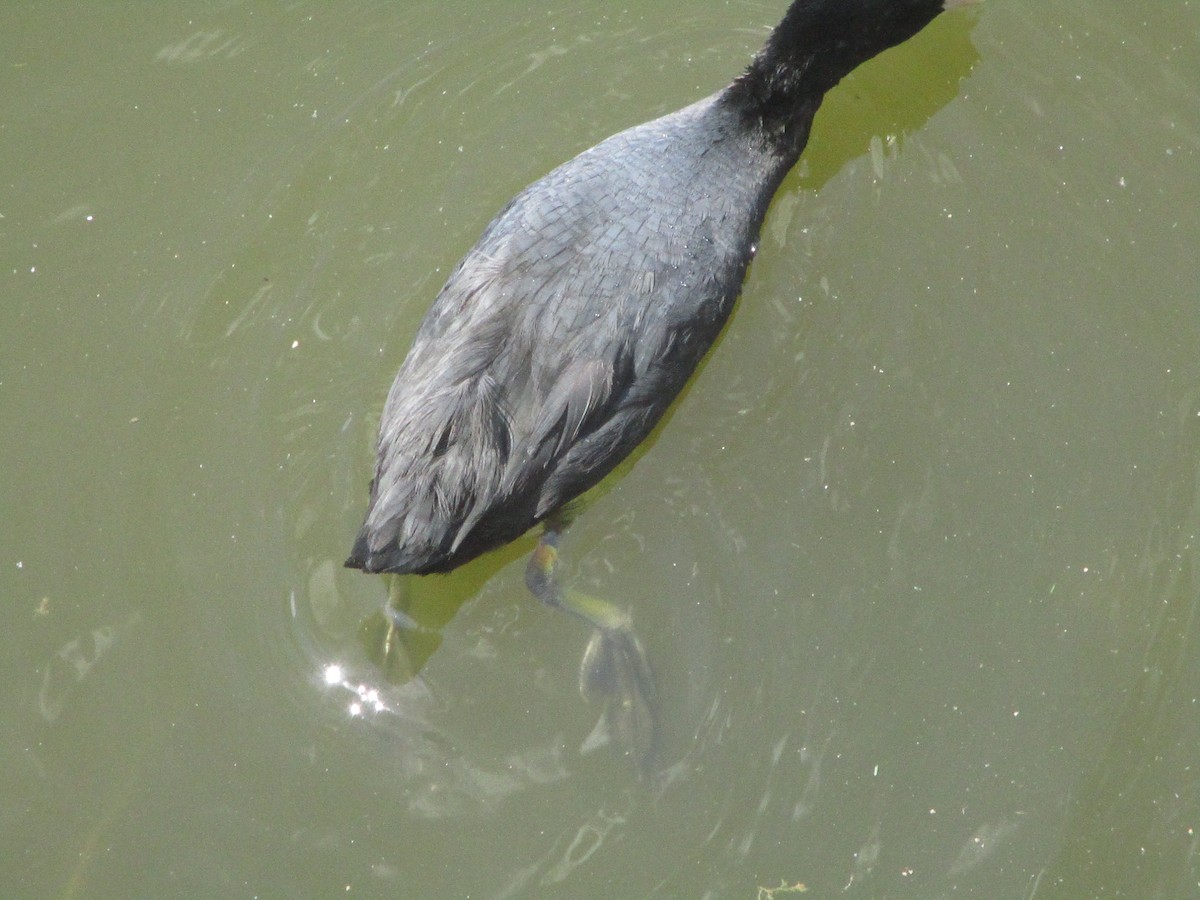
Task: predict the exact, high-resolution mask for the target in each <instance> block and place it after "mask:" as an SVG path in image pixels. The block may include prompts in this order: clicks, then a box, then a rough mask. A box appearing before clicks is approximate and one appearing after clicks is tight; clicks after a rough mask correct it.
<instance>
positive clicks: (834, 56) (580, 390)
mask: <svg viewBox="0 0 1200 900" xmlns="http://www.w3.org/2000/svg"><path fill="white" fill-rule="evenodd" d="M965 2H969V0H795V2H793V3H792V4H791V6H790V7H789V9H788V10H787V12H786V14H785V15H784V18H783V20H782V22H781V23H780V24H779V25H778V26H777V27H776V28H775V29H774V31H773V32H772V33H771V35H770V37H769V38H768V40H767V42H766V45H765V46H764V47H763V48H762V50H761V51H760V52H759V53H758V54H757V55H756V56H755V57H754V59H753V61H752V62H751V63H750V65H749V67H748V68H747V69H746V70H745V71H744V72H743V73H742V74H741V75H740V76H738V77H737V78H736V79H735V80H734V81H733V82H732V83H731V84H729V85H728V86H727V87H725V88H724V89H722V90H720V91H718V92H717V93H715V94H713V95H712V96H709V97H706V98H705V99H703V100H700V101H699V102H696V103H693V104H692V105H690V106H687V107H685V108H684V109H681V110H679V111H677V112H673V113H671V114H669V115H666V116H663V117H662V118H659V119H655V120H653V121H651V122H647V123H645V124H643V125H638V126H637V127H634V128H630V129H628V130H626V131H622V132H620V133H619V134H616V135H614V136H612V137H610V138H608V139H607V140H605V141H602V142H601V143H599V144H597V145H596V146H595V147H592V148H591V149H589V150H586V151H584V152H583V153H581V154H579V156H577V157H575V158H574V159H572V160H571V161H569V162H567V163H565V164H563V165H562V166H559V167H558V168H557V169H555V170H554V171H552V172H550V174H548V175H546V176H545V177H544V178H542V179H540V180H539V181H536V182H535V183H533V184H532V185H530V186H529V187H528V188H526V189H525V190H523V191H522V192H521V193H519V194H518V195H517V196H516V197H514V198H513V199H512V200H511V201H510V202H509V203H508V204H507V205H506V206H505V207H504V208H503V209H502V210H501V211H500V213H499V214H498V215H497V216H496V218H495V219H493V220H492V222H491V224H490V225H488V226H487V228H486V229H485V230H484V232H483V235H482V237H480V239H479V241H478V243H477V244H476V245H475V246H474V247H473V248H472V249H471V250H470V251H468V253H467V255H466V256H465V257H464V258H463V259H462V261H461V262H459V263H458V265H457V267H456V268H455V269H454V271H453V272H452V273H451V275H450V278H449V280H448V281H447V282H446V285H445V286H444V287H443V288H442V290H441V292H440V293H439V294H438V295H437V298H436V299H435V300H434V302H433V305H432V307H431V308H430V310H429V312H428V313H427V315H426V316H425V319H424V321H423V322H422V323H421V326H420V328H419V329H418V331H417V333H416V336H415V338H414V339H413V345H412V348H411V349H410V350H409V353H408V356H407V358H406V359H405V360H404V363H403V364H402V365H401V367H400V371H399V373H398V374H397V376H396V380H395V382H394V383H393V385H392V388H391V391H390V393H389V394H388V398H387V403H386V406H385V407H384V411H383V418H382V421H381V423H380V427H379V438H378V445H377V460H376V465H375V477H374V479H373V480H372V482H371V488H370V503H369V506H368V510H367V514H366V520H365V522H364V524H363V526H362V529H361V531H360V532H359V534H358V537H357V539H356V540H355V542H354V547H353V549H352V551H351V553H350V557H349V559H348V560H347V561H346V565H347V566H351V567H354V568H359V569H362V570H363V571H365V572H389V573H399V574H409V573H411V574H418V575H424V574H428V573H433V572H447V571H449V570H451V569H454V568H455V567H457V566H460V565H462V564H463V563H465V562H468V561H469V560H471V559H474V558H475V557H476V556H478V555H479V554H481V553H484V552H486V551H488V550H491V549H493V548H496V547H499V546H501V545H503V544H506V543H508V542H510V541H512V540H514V539H515V538H517V537H519V536H521V535H522V534H524V533H525V532H526V531H528V530H529V529H530V528H532V527H533V526H534V525H537V524H539V523H543V524H544V526H545V531H544V533H543V535H542V538H541V540H540V542H539V544H538V546H537V549H536V550H535V551H534V554H533V556H532V558H531V560H530V564H529V566H528V569H527V576H526V581H527V583H528V585H529V587H530V589H531V590H532V591H533V592H534V593H535V594H536V595H537V596H538V597H539V598H541V599H542V600H543V601H545V602H547V603H549V604H551V605H554V606H559V607H563V608H565V609H567V610H569V611H571V612H574V613H576V614H578V615H581V616H582V617H583V618H585V619H586V620H587V621H588V622H590V623H591V624H592V625H593V626H594V627H595V629H596V630H595V632H594V635H593V637H592V640H591V642H590V644H589V645H588V651H587V653H585V659H584V666H583V674H582V676H581V685H582V687H583V688H584V690H585V693H589V694H597V693H599V694H602V695H604V696H605V697H607V698H608V699H609V705H608V708H607V709H606V713H605V716H606V718H607V723H608V726H609V729H610V731H611V732H612V734H613V737H614V738H615V739H616V740H617V741H618V742H619V744H620V745H621V747H622V749H623V750H624V751H625V752H626V753H628V754H630V755H631V756H633V757H634V758H635V759H637V760H638V762H639V764H640V765H644V764H645V763H646V761H647V760H648V759H649V757H650V755H651V754H652V751H653V744H654V709H655V697H654V684H653V678H652V676H651V673H650V669H649V666H648V665H647V663H646V659H645V654H644V652H643V650H642V647H641V644H640V643H639V641H638V640H637V637H636V636H635V635H634V633H633V630H632V628H631V627H630V624H629V618H628V616H627V615H626V614H625V613H623V612H622V611H620V610H619V609H617V608H616V607H614V606H612V605H611V604H607V603H605V602H603V601H599V600H596V599H595V598H587V597H581V596H579V595H576V594H573V593H572V592H569V591H564V590H563V589H561V588H560V587H559V585H558V584H557V582H556V581H555V578H554V564H555V559H556V553H557V550H556V548H557V540H558V533H559V530H560V529H561V528H562V527H563V525H564V524H565V517H564V515H563V508H564V506H565V505H566V504H568V503H569V502H570V501H572V500H573V499H575V498H576V497H578V496H579V495H580V494H581V493H583V492H584V491H586V490H588V489H589V488H591V487H593V486H594V485H595V484H596V483H597V482H599V481H600V479H602V478H603V477H604V476H605V475H607V474H608V473H609V472H610V471H612V469H613V468H614V467H615V466H616V465H617V464H618V463H620V462H621V461H622V460H623V459H624V458H625V457H626V456H628V454H629V453H630V452H631V451H632V450H633V449H634V448H635V447H636V446H637V445H638V443H640V442H641V441H642V440H643V439H644V438H645V437H646V436H647V435H648V434H649V433H650V431H651V429H652V428H653V427H654V424H655V422H657V421H658V419H659V418H660V417H661V416H662V414H663V412H664V411H665V410H666V409H667V407H668V406H669V405H670V403H671V401H672V400H673V399H674V398H675V397H676V396H677V395H678V393H679V391H680V390H681V389H682V388H683V386H684V384H685V383H686V382H687V380H688V378H689V376H690V375H691V374H692V372H693V371H694V370H695V368H696V365H697V364H698V363H699V362H700V359H701V358H702V357H703V355H704V353H705V352H706V351H707V350H708V348H709V347H710V345H711V344H712V343H713V340H714V339H715V338H716V337H717V334H718V333H719V332H720V330H721V327H722V326H723V325H724V323H725V321H726V319H727V318H728V317H729V314H730V311H731V310H732V308H733V304H734V300H735V299H736V297H737V295H738V292H739V290H740V288H741V285H742V279H743V277H744V276H745V273H746V267H747V266H748V265H749V263H750V260H751V258H752V257H753V255H754V252H755V240H756V239H757V235H758V232H759V227H760V225H761V224H762V221H763V217H764V215H765V214H766V211H767V206H768V204H769V203H770V202H771V197H772V195H773V194H774V193H775V190H776V188H777V187H778V186H779V183H780V181H781V180H782V179H783V177H784V176H785V175H786V174H787V172H788V170H790V169H791V168H792V166H793V165H794V164H795V162H796V161H797V159H798V158H799V156H800V152H801V151H802V150H803V149H804V145H805V142H806V141H807V139H808V134H809V128H810V126H811V124H812V121H813V116H814V115H815V113H816V111H817V108H818V106H820V103H821V100H822V98H823V97H824V95H825V93H826V92H827V91H828V90H829V89H830V88H832V87H833V86H834V85H835V84H837V83H838V81H839V80H840V79H841V78H842V77H843V76H845V75H846V74H848V73H849V72H850V71H851V70H852V69H854V68H855V67H856V66H857V65H858V64H859V63H862V62H864V61H865V60H867V59H870V58H871V57H873V56H875V55H876V54H878V53H880V52H882V51H883V50H886V49H887V48H889V47H892V46H894V45H895V44H898V43H900V42H901V41H904V40H906V39H907V38H909V37H911V36H912V35H914V34H916V33H917V32H918V31H920V30H921V28H923V27H924V26H925V25H926V24H928V23H929V22H930V21H932V20H933V19H934V18H935V17H936V16H937V15H938V14H939V13H940V12H941V11H942V10H943V8H947V7H951V6H958V5H963V4H964V3H965Z"/></svg>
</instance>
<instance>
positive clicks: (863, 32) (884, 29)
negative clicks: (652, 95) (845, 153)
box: [724, 0, 941, 156]
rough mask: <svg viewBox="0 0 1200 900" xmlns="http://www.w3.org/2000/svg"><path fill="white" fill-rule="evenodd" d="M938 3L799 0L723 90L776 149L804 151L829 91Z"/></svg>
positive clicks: (928, 16)
mask: <svg viewBox="0 0 1200 900" xmlns="http://www.w3.org/2000/svg"><path fill="white" fill-rule="evenodd" d="M940 11H941V3H940V2H937V0H926V2H924V3H922V2H920V0H918V2H913V0H883V2H876V0H794V2H793V3H792V5H791V6H790V7H789V8H788V11H787V13H786V14H785V15H784V17H783V21H781V22H780V23H779V25H777V26H776V28H775V30H774V31H772V32H771V36H770V37H769V38H768V39H767V42H766V44H765V45H764V46H763V48H762V49H761V50H760V51H759V52H758V53H757V54H756V55H755V57H754V59H753V60H752V61H751V63H750V65H749V67H748V68H747V69H746V71H745V72H743V73H742V74H741V75H740V76H739V77H738V78H737V79H736V80H735V81H734V82H733V84H731V85H730V86H729V87H728V88H726V89H725V92H724V98H725V100H726V102H728V103H730V104H732V105H733V106H735V107H736V108H737V109H738V110H739V111H740V112H741V114H742V115H743V116H744V117H745V118H746V119H747V121H748V123H750V124H752V125H753V126H754V127H756V128H757V129H761V131H762V133H763V135H764V137H765V138H766V139H767V140H768V141H769V142H770V143H771V144H772V145H773V146H774V149H775V150H776V152H779V153H782V154H785V155H792V154H795V155H797V156H798V155H799V153H800V151H801V150H802V149H803V147H804V142H805V141H806V140H807V138H808V128H809V125H810V124H811V123H812V117H813V115H815V113H816V111H817V107H819V106H820V104H821V100H822V98H823V97H824V96H825V93H826V92H827V91H828V90H829V89H830V88H832V87H833V86H834V85H836V84H837V83H838V82H839V81H841V80H842V78H844V77H845V76H846V75H848V74H849V73H850V72H851V71H853V70H854V69H855V68H857V67H858V66H859V65H860V64H861V63H863V62H866V61H867V60H868V59H870V58H871V57H873V56H875V55H877V54H879V53H882V52H883V51H884V50H886V49H888V48H889V47H892V46H895V45H896V44H899V43H901V42H902V41H905V40H907V39H908V38H910V37H912V36H913V35H914V34H916V33H917V32H918V31H920V30H921V29H922V28H923V27H924V26H925V25H927V24H928V23H929V22H930V21H931V20H932V19H933V18H934V17H936V15H937V14H938V12H940Z"/></svg>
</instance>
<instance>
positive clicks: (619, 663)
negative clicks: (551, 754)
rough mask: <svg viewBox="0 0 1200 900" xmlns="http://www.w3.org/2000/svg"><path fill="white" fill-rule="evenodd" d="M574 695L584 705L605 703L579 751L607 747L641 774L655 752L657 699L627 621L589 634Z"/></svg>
mask: <svg viewBox="0 0 1200 900" xmlns="http://www.w3.org/2000/svg"><path fill="white" fill-rule="evenodd" d="M579 692H580V693H581V694H583V697H584V699H585V700H587V701H588V702H589V703H591V702H601V703H603V704H604V709H603V712H601V714H600V721H599V722H598V723H597V724H596V728H595V729H594V730H593V731H592V734H591V736H590V737H589V738H588V740H587V741H586V742H585V743H584V749H585V750H586V749H591V748H592V747H596V746H599V745H601V744H604V743H612V744H613V745H614V746H615V747H616V749H617V750H619V751H620V752H621V753H622V754H623V755H624V756H626V757H628V758H629V759H631V760H632V761H633V763H634V765H635V766H636V767H637V770H638V774H639V775H641V776H643V777H644V776H646V775H647V774H648V773H649V772H650V771H651V770H652V769H653V767H654V757H655V751H656V749H657V730H658V709H657V706H658V697H657V693H656V691H655V687H654V673H653V672H652V671H651V669H650V662H649V660H648V659H647V658H646V651H645V649H643V647H642V642H641V641H640V640H638V636H637V634H635V633H634V631H633V627H632V625H630V623H629V621H628V618H626V619H625V621H624V622H622V623H621V624H620V625H617V626H604V627H599V628H597V629H596V630H595V631H594V632H592V637H591V640H589V641H588V645H587V649H586V650H584V652H583V662H582V663H581V664H580V667H579Z"/></svg>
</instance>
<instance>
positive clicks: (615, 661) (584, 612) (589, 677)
mask: <svg viewBox="0 0 1200 900" xmlns="http://www.w3.org/2000/svg"><path fill="white" fill-rule="evenodd" d="M561 531H562V526H561V525H560V524H551V523H547V524H546V528H545V531H544V532H543V533H542V537H541V539H540V540H539V541H538V544H537V547H535V548H534V551H533V554H532V555H531V556H530V558H529V564H528V565H527V566H526V568H525V584H526V585H528V587H529V590H530V591H531V592H532V593H533V595H534V596H535V597H537V598H538V599H539V600H541V601H542V602H543V603H545V604H546V605H547V606H552V607H555V608H557V609H561V610H564V611H565V612H568V613H571V614H572V615H574V616H576V617H578V618H580V619H583V620H584V621H585V622H587V623H588V624H589V625H591V626H592V627H593V629H594V631H593V632H592V637H591V639H590V640H589V641H588V645H587V649H586V650H585V651H584V654H583V662H582V663H581V665H580V669H579V691H580V693H581V694H583V697H584V699H585V700H587V701H588V702H592V701H594V700H595V701H601V702H603V703H604V711H603V712H602V713H601V716H600V722H599V723H598V724H597V727H596V731H594V732H593V737H594V738H596V737H598V738H599V739H605V738H607V739H611V740H612V741H613V742H614V743H615V744H616V745H617V747H618V748H619V749H620V751H621V752H622V753H623V754H624V755H625V756H628V757H630V758H631V759H632V760H633V762H634V764H635V765H636V766H637V768H638V773H639V775H642V776H645V775H646V774H648V772H649V770H650V768H651V767H652V765H653V761H654V754H655V750H656V744H657V727H658V723H657V718H658V697H657V694H656V691H655V687H654V673H653V672H652V671H651V669H650V663H649V661H648V660H647V658H646V651H645V649H643V647H642V642H641V641H640V640H638V637H637V635H636V634H635V633H634V630H633V622H632V620H631V619H630V616H629V613H628V612H626V611H625V610H622V609H619V608H618V607H616V606H615V605H614V604H612V603H610V602H608V601H607V600H602V599H600V598H599V597H593V596H591V595H590V594H585V593H582V592H580V591H576V590H572V589H564V588H563V587H562V586H561V585H559V583H558V581H557V580H556V579H555V577H554V576H555V570H556V569H557V567H558V540H559V535H560V533H561ZM592 742H593V741H592V739H591V738H589V741H588V743H592Z"/></svg>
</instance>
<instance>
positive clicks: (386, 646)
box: [358, 574, 442, 684]
mask: <svg viewBox="0 0 1200 900" xmlns="http://www.w3.org/2000/svg"><path fill="white" fill-rule="evenodd" d="M383 578H384V581H385V583H386V584H387V589H388V599H387V602H386V603H385V604H384V606H383V608H382V609H380V610H378V611H376V612H375V613H373V614H372V615H371V616H369V617H368V618H367V619H366V620H365V621H364V622H363V623H362V625H360V626H359V629H358V637H359V641H360V642H361V643H362V645H363V647H364V648H365V649H366V651H367V655H368V656H369V658H370V659H371V660H372V661H373V662H374V663H375V664H376V665H378V666H379V668H380V669H382V670H383V673H384V676H385V677H386V678H387V680H388V681H390V682H392V683H393V684H404V683H405V682H408V681H411V680H412V678H413V677H414V676H415V675H416V674H417V673H418V672H420V671H421V667H422V666H424V665H425V662H426V661H427V660H428V659H429V657H430V656H432V655H433V651H435V650H436V649H437V648H438V646H439V645H440V644H441V643H442V634H441V629H440V627H434V626H431V625H430V624H428V623H425V622H423V621H422V620H421V619H422V618H426V617H424V616H422V617H418V615H417V614H416V613H417V612H418V611H416V610H414V609H413V604H412V597H411V596H410V592H409V590H408V585H407V583H406V580H405V578H404V576H402V575H393V574H385V575H384V576H383ZM439 624H440V623H439Z"/></svg>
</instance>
